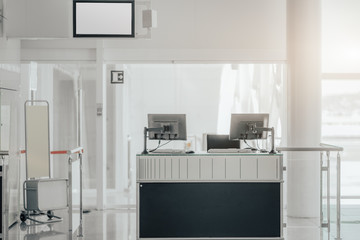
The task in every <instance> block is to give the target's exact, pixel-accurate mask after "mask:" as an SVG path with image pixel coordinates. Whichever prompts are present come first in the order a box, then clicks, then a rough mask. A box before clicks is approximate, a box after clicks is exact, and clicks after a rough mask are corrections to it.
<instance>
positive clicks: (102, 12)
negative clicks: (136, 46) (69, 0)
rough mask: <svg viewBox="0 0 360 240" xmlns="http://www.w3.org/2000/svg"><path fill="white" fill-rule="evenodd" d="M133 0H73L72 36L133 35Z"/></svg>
mask: <svg viewBox="0 0 360 240" xmlns="http://www.w3.org/2000/svg"><path fill="white" fill-rule="evenodd" d="M134 23H135V16H134V1H121V0H114V1H111V0H105V1H100V0H94V1H91V0H73V36H74V37H134V28H135V27H134V25H135V24H134Z"/></svg>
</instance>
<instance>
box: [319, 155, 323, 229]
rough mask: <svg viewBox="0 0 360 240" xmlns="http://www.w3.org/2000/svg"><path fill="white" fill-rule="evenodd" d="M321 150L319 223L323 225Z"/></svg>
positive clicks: (321, 160)
mask: <svg viewBox="0 0 360 240" xmlns="http://www.w3.org/2000/svg"><path fill="white" fill-rule="evenodd" d="M323 155H324V153H323V152H320V225H321V227H323V223H324V213H323V194H324V193H323V164H324V161H323ZM321 232H322V231H321Z"/></svg>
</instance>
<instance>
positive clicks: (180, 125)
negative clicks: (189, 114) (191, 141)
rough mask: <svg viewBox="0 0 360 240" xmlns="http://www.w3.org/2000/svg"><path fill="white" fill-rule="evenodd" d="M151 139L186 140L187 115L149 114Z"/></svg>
mask: <svg viewBox="0 0 360 240" xmlns="http://www.w3.org/2000/svg"><path fill="white" fill-rule="evenodd" d="M148 131H149V139H152V140H186V115H185V114H148Z"/></svg>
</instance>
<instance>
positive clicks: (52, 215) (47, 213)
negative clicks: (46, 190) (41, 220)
mask: <svg viewBox="0 0 360 240" xmlns="http://www.w3.org/2000/svg"><path fill="white" fill-rule="evenodd" d="M46 215H47V217H48V218H49V219H52V218H53V217H54V212H53V211H51V210H49V211H47V212H46Z"/></svg>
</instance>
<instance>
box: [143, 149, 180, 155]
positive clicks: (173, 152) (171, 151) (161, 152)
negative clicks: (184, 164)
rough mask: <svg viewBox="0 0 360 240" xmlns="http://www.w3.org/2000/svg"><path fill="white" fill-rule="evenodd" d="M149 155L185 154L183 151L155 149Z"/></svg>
mask: <svg viewBox="0 0 360 240" xmlns="http://www.w3.org/2000/svg"><path fill="white" fill-rule="evenodd" d="M150 153H157V154H185V150H184V149H156V150H155V151H153V152H150Z"/></svg>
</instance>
